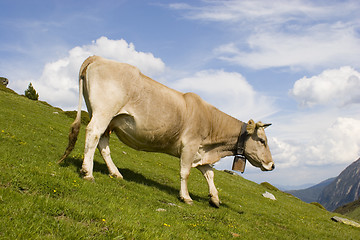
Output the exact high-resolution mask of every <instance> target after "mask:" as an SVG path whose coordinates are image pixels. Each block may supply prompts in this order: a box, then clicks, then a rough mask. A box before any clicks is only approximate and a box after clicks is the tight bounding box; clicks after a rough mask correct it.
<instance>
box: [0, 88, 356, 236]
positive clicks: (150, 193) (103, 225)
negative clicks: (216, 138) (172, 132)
mask: <svg viewBox="0 0 360 240" xmlns="http://www.w3.org/2000/svg"><path fill="white" fill-rule="evenodd" d="M72 121H73V119H71V118H70V117H68V116H67V115H66V114H65V113H64V112H63V111H61V109H58V108H54V107H51V106H49V105H48V104H44V103H42V102H39V101H32V100H29V99H27V98H25V97H23V96H19V95H17V94H14V93H12V92H10V91H4V88H2V89H0V216H1V217H0V239H234V238H235V239H236V238H239V239H360V229H358V228H355V227H351V226H347V225H344V224H341V223H335V222H333V221H332V220H331V217H332V216H334V215H337V216H341V215H340V214H335V213H331V212H328V211H326V210H324V209H322V208H320V207H318V206H316V205H314V204H307V203H304V202H302V201H300V200H299V199H297V198H295V197H293V196H291V195H289V194H286V193H284V192H281V191H279V190H277V189H276V188H273V187H272V186H271V185H269V184H256V183H254V182H251V181H248V180H246V179H244V178H243V177H241V176H237V175H230V174H228V173H225V172H222V171H215V183H216V186H217V187H218V190H219V196H220V199H221V201H222V205H221V206H220V208H218V209H216V208H213V207H211V206H210V205H209V203H208V196H207V195H208V189H207V184H206V181H205V179H204V178H203V176H202V175H201V173H200V172H199V171H198V170H197V169H193V170H192V171H191V175H190V179H189V191H190V195H191V196H192V198H193V200H194V204H193V205H186V204H184V203H182V202H180V201H179V199H178V192H179V187H180V181H179V161H178V159H177V158H174V157H171V156H168V155H165V154H159V153H146V152H139V151H136V150H133V149H131V148H129V147H127V146H125V145H124V144H122V143H121V142H119V141H118V139H117V138H116V137H115V136H112V137H111V142H110V148H111V151H112V157H113V160H114V162H115V164H116V165H117V167H118V168H119V170H120V172H121V173H122V174H123V176H124V179H123V180H118V179H114V178H111V177H109V175H108V171H107V168H106V165H105V163H104V162H103V160H102V159H101V157H100V154H99V153H98V152H97V153H96V155H95V165H94V177H95V181H94V182H89V181H85V180H83V179H82V178H81V177H80V174H79V173H80V168H81V164H82V159H83V147H84V138H85V137H84V134H85V125H83V126H82V129H81V132H80V135H79V139H78V142H77V146H76V148H75V150H74V151H73V152H72V154H71V155H70V157H69V158H67V159H66V160H65V162H64V163H62V164H57V160H58V159H59V158H60V157H61V155H62V154H63V152H64V150H65V148H66V146H67V141H68V137H67V135H68V131H69V126H70V124H71V123H72ZM275 171H276V170H275ZM264 174H266V173H264ZM245 176H246V172H245ZM265 191H268V192H270V193H272V194H274V195H275V197H276V199H277V200H276V201H274V200H270V199H267V198H264V197H263V196H262V194H263V193H264V192H265Z"/></svg>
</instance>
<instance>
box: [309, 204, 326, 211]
mask: <svg viewBox="0 0 360 240" xmlns="http://www.w3.org/2000/svg"><path fill="white" fill-rule="evenodd" d="M310 204H312V205H314V206H317V207H318V208H321V209H324V210H326V208H325V207H324V206H323V205H321V204H320V203H318V202H312V203H310Z"/></svg>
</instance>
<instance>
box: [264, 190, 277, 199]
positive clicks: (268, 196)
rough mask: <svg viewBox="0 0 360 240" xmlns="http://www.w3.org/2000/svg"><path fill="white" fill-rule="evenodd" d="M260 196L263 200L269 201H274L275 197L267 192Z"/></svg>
mask: <svg viewBox="0 0 360 240" xmlns="http://www.w3.org/2000/svg"><path fill="white" fill-rule="evenodd" d="M262 195H263V197H265V198H268V199H271V200H276V198H275V196H274V195H273V194H271V193H269V192H265V193H263V194H262Z"/></svg>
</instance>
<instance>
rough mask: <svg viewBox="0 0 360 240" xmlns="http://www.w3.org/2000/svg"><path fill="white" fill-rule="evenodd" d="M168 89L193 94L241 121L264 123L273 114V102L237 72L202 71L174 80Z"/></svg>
mask: <svg viewBox="0 0 360 240" xmlns="http://www.w3.org/2000/svg"><path fill="white" fill-rule="evenodd" d="M171 87H173V88H174V89H177V90H180V91H183V92H188V91H190V92H195V93H197V94H199V95H200V96H201V97H202V98H203V99H204V100H206V101H207V102H209V103H210V104H212V105H214V106H216V107H217V108H219V109H220V110H222V111H224V112H226V113H228V114H230V115H232V116H234V117H237V118H239V119H240V120H243V121H247V120H249V119H250V118H254V120H257V119H258V120H260V118H261V119H262V120H263V118H265V117H267V116H269V115H271V114H273V113H274V112H275V111H276V109H275V107H274V105H273V99H271V98H270V97H267V96H264V95H261V94H260V93H258V92H256V91H255V90H254V89H253V88H252V86H251V85H250V84H249V83H248V82H247V81H246V79H245V78H244V77H243V76H242V75H241V74H239V73H236V72H225V71H223V70H204V71H200V72H197V73H195V74H194V76H192V77H187V78H183V79H179V80H177V81H176V82H174V83H173V84H172V85H171Z"/></svg>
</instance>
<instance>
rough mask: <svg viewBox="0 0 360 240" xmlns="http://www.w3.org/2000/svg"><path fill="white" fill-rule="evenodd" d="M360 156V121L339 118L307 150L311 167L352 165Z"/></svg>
mask: <svg viewBox="0 0 360 240" xmlns="http://www.w3.org/2000/svg"><path fill="white" fill-rule="evenodd" d="M359 156H360V120H357V119H353V118H337V120H336V121H335V123H334V124H333V125H332V126H331V127H330V128H328V129H326V130H325V131H324V132H323V133H321V134H318V138H315V137H314V140H313V141H312V142H311V144H310V146H308V147H307V148H306V149H305V159H306V160H305V162H306V163H307V164H309V165H323V164H342V163H351V162H353V161H355V160H356V159H358V158H359Z"/></svg>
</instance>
